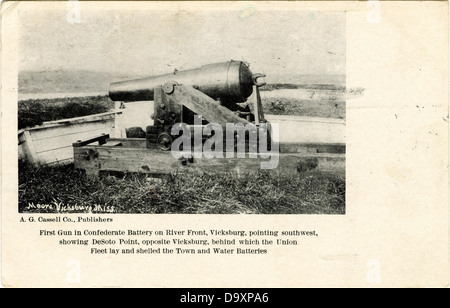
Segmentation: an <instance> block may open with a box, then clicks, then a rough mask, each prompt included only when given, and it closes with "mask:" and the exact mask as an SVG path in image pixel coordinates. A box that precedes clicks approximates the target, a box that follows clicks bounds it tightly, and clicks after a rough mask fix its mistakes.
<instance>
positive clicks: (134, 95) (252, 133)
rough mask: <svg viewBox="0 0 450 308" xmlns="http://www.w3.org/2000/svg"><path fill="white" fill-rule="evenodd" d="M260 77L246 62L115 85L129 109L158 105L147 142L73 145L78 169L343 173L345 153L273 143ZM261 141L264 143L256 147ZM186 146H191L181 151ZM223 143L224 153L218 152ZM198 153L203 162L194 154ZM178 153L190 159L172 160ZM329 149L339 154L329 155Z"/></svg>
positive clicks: (112, 93) (113, 94) (116, 96)
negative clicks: (139, 103) (135, 104)
mask: <svg viewBox="0 0 450 308" xmlns="http://www.w3.org/2000/svg"><path fill="white" fill-rule="evenodd" d="M262 77H265V75H264V74H259V73H257V74H254V73H252V72H251V71H250V68H249V65H247V64H246V63H245V62H243V61H233V60H232V61H227V62H221V63H214V64H208V65H203V66H201V67H199V68H195V69H189V70H183V71H177V70H175V71H173V72H171V73H169V74H164V75H158V76H150V77H147V78H141V79H133V80H125V81H120V82H114V83H111V84H110V87H109V97H110V98H111V100H113V101H115V102H120V104H121V105H125V108H126V104H127V103H132V102H136V101H148V102H149V103H150V101H153V114H152V116H151V117H152V119H153V121H152V119H150V118H149V125H148V126H147V127H146V130H145V138H110V136H109V135H107V134H103V135H101V136H96V137H93V138H89V139H87V140H83V141H82V140H79V141H77V142H75V143H73V150H74V164H75V168H77V169H81V170H84V171H85V172H86V174H88V175H99V174H100V173H103V172H107V173H111V172H112V173H116V172H119V173H120V174H121V173H125V172H126V173H129V172H131V173H145V174H155V175H160V174H167V173H170V172H172V171H174V170H177V171H180V172H191V171H193V172H195V171H199V172H214V173H215V172H230V171H232V172H235V173H237V174H239V172H241V171H244V172H245V171H254V170H258V169H260V168H263V167H262V166H263V164H265V166H268V165H270V166H271V167H270V168H265V167H264V168H263V169H275V168H276V169H275V170H277V172H283V173H297V172H302V171H303V170H305V168H304V166H307V167H308V166H312V167H311V168H316V167H317V168H318V169H324V170H327V169H330V168H332V169H333V168H334V169H339V170H343V167H342V166H343V154H342V150H343V149H345V146H341V145H337V146H335V145H331V146H329V145H327V144H325V145H324V144H315V143H313V144H302V143H292V144H289V143H286V144H278V143H276V142H272V141H273V139H276V138H272V136H271V135H272V131H271V125H270V123H269V122H268V121H267V120H266V118H265V116H264V112H263V109H262V103H261V97H260V92H259V88H260V87H261V86H263V85H264V84H265V82H262V81H260V78H262ZM250 106H252V108H250ZM115 112H118V113H120V112H121V111H120V110H115ZM151 122H153V123H151ZM180 123H181V124H187V127H189V128H188V129H186V131H185V130H182V132H180V131H178V135H177V134H176V133H174V128H175V132H176V128H177V127H179V125H180ZM192 124H193V125H192ZM229 124H232V125H231V126H230V125H229ZM217 125H219V126H220V130H219V129H217V127H218V126H217ZM233 125H234V126H233ZM211 127H215V128H213V129H212V128H211ZM230 127H231V128H230ZM238 128H239V129H240V128H244V129H242V130H239V129H238ZM199 130H200V132H201V133H200V138H197V137H198V134H196V132H198V131H199ZM207 131H208V133H205V132H207ZM213 131H214V134H212V132H213ZM219 131H220V132H221V134H222V135H220V133H218V132H219ZM229 132H230V133H229ZM208 134H209V135H208ZM177 136H178V137H177ZM185 136H186V138H185V139H184V137H185ZM181 137H183V138H181ZM221 138H222V139H221ZM252 138H253V139H252ZM255 138H256V139H257V140H258V142H256V143H255V142H250V140H253V141H254V140H255ZM180 139H183V140H184V141H186V140H187V142H184V141H183V142H182V143H181V146H178V145H179V144H178V143H177V141H179V140H180ZM211 139H214V142H211ZM217 140H219V141H220V140H221V141H222V142H218V143H220V144H222V145H226V147H222V149H221V148H220V146H219V147H217V146H216V142H217ZM208 141H209V143H208ZM261 141H263V142H261ZM96 142H98V145H96V144H94V143H96ZM206 144H208V145H209V146H210V147H209V149H210V150H211V152H214V155H213V157H207V155H206V154H204V153H206V152H205V151H204V150H205V148H206ZM212 144H213V145H214V149H213V146H212ZM229 145H231V146H230V147H229ZM242 145H243V146H242ZM198 148H200V155H196V154H199V152H197V150H196V149H198ZM174 149H175V151H174ZM169 150H172V151H170V152H169ZM177 150H181V151H180V152H183V153H184V154H187V157H186V156H184V154H183V156H182V157H177V156H176V155H174V153H175V152H177ZM330 150H331V151H332V152H333V153H334V154H333V153H332V154H327V153H324V152H329V151H330ZM211 152H209V153H211ZM222 154H223V155H222ZM230 154H231V155H230ZM258 154H259V156H258ZM267 154H268V155H267ZM330 155H331V156H330ZM333 155H338V157H335V156H333ZM249 158H253V159H249ZM180 162H181V163H180ZM272 162H275V163H276V164H275V165H274V164H271V163H272ZM333 164H336V166H334V165H333ZM272 167H273V168H272ZM308 168H309V167H308Z"/></svg>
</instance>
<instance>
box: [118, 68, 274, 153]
mask: <svg viewBox="0 0 450 308" xmlns="http://www.w3.org/2000/svg"><path fill="white" fill-rule="evenodd" d="M261 77H265V75H264V74H253V73H252V72H251V71H250V69H249V66H248V65H247V64H246V63H245V62H242V61H233V60H232V61H228V62H222V63H214V64H208V65H203V66H201V67H199V68H196V69H189V70H184V71H177V70H175V71H174V72H173V73H171V74H164V75H159V76H152V77H147V78H141V79H134V80H126V81H120V82H114V83H112V84H111V85H110V88H109V97H110V98H111V100H113V101H122V102H124V103H127V102H133V101H154V112H153V121H154V124H153V125H149V126H147V129H146V139H147V147H148V148H152V147H157V148H160V149H162V150H169V149H170V148H171V144H172V142H173V139H174V136H172V135H171V133H170V132H171V129H172V126H173V125H174V124H176V123H186V124H194V116H195V115H201V117H202V120H203V121H202V124H204V125H206V124H208V123H218V124H220V125H221V126H222V127H223V129H225V125H226V123H243V124H248V123H252V124H255V129H256V128H257V127H256V126H258V125H259V124H260V123H266V122H267V121H266V120H265V119H264V113H263V111H262V105H261V99H260V96H259V90H258V88H259V87H261V86H263V85H264V84H265V83H264V82H260V81H259V78H261ZM252 94H256V96H255V100H254V103H253V110H254V111H253V112H251V111H250V108H249V106H248V105H247V106H240V105H239V104H240V103H243V102H246V101H247V99H248V98H249V97H250V96H251V95H252ZM205 140H206V138H205Z"/></svg>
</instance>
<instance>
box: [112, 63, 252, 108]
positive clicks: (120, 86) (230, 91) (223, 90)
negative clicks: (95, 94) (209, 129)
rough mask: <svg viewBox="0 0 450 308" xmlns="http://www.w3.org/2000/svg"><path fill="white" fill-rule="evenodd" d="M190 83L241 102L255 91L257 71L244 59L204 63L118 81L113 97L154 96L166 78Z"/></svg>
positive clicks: (136, 98) (138, 98) (218, 96)
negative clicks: (254, 76)
mask: <svg viewBox="0 0 450 308" xmlns="http://www.w3.org/2000/svg"><path fill="white" fill-rule="evenodd" d="M169 81H176V82H177V83H178V84H182V85H190V86H193V87H195V88H196V89H198V90H199V91H201V92H203V93H204V94H206V95H208V96H209V97H211V98H213V99H221V100H226V101H229V102H234V103H240V102H245V101H246V99H247V98H248V97H249V96H250V95H251V94H252V92H253V84H254V82H253V74H252V72H251V71H250V69H249V67H248V65H247V64H246V63H244V62H242V61H228V62H222V63H214V64H208V65H203V66H201V67H199V68H196V69H190V70H185V71H176V70H175V71H174V72H173V73H172V74H165V75H159V76H152V77H147V78H142V79H135V80H128V81H121V82H114V83H112V84H111V85H110V88H109V97H110V98H111V99H112V100H113V101H125V102H131V101H146V100H153V89H154V88H156V87H159V86H163V85H164V84H165V83H166V82H169Z"/></svg>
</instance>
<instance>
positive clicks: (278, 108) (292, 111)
mask: <svg viewBox="0 0 450 308" xmlns="http://www.w3.org/2000/svg"><path fill="white" fill-rule="evenodd" d="M261 101H262V106H263V110H264V113H265V114H274V115H293V116H305V117H322V118H336V119H345V114H346V110H345V108H346V107H345V105H346V103H345V101H342V100H336V99H330V100H302V99H293V98H283V97H279V98H277V99H267V98H262V99H261ZM251 109H252V108H251Z"/></svg>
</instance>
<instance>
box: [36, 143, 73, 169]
mask: <svg viewBox="0 0 450 308" xmlns="http://www.w3.org/2000/svg"><path fill="white" fill-rule="evenodd" d="M37 161H38V162H39V164H41V165H47V164H52V163H61V162H63V161H65V162H71V161H73V150H72V147H71V146H66V147H63V148H59V149H54V150H52V151H51V152H42V153H37Z"/></svg>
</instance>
